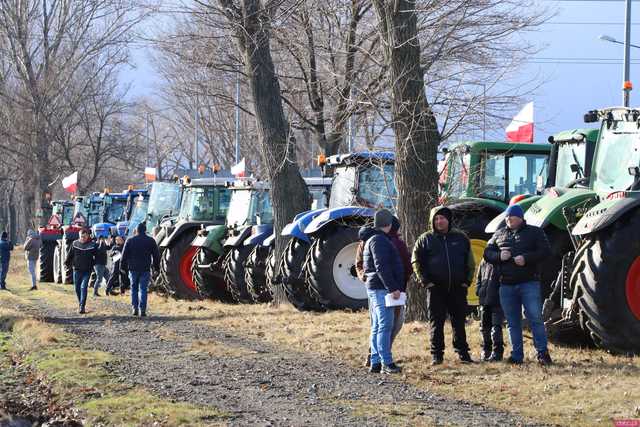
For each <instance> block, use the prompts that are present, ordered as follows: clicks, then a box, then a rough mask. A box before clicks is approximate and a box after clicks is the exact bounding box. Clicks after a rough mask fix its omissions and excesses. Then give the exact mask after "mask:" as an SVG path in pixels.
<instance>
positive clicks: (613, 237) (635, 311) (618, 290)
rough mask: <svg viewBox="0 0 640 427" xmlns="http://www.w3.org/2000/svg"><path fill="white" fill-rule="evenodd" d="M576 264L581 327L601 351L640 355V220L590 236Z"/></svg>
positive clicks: (627, 218)
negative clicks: (602, 349)
mask: <svg viewBox="0 0 640 427" xmlns="http://www.w3.org/2000/svg"><path fill="white" fill-rule="evenodd" d="M585 245H586V249H585V250H584V251H581V252H582V253H581V254H580V258H579V259H576V264H575V268H574V273H573V275H574V277H572V281H574V280H575V283H576V285H577V286H578V292H579V296H578V307H579V312H578V315H579V319H580V323H581V326H582V327H583V329H584V330H585V332H586V333H587V334H589V335H590V337H591V338H592V339H593V341H594V343H595V344H596V346H598V347H601V348H604V349H606V350H609V351H611V352H614V353H622V354H639V353H640V216H639V215H637V213H636V212H634V213H633V214H630V215H629V214H627V215H625V216H624V217H623V218H621V219H620V220H618V222H616V223H615V224H614V225H613V226H611V227H610V228H607V229H606V230H604V231H601V232H598V233H595V234H594V235H591V236H589V237H587V240H586V242H585Z"/></svg>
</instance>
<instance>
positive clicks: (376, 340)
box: [363, 209, 404, 374]
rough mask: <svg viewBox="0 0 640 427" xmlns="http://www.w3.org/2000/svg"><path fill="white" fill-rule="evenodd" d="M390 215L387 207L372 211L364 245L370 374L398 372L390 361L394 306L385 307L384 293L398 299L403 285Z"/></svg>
mask: <svg viewBox="0 0 640 427" xmlns="http://www.w3.org/2000/svg"><path fill="white" fill-rule="evenodd" d="M392 223H393V214H392V213H391V212H390V211H388V210H387V209H381V210H379V211H377V212H376V213H375V217H374V221H373V226H374V229H373V232H374V234H373V235H372V236H371V237H369V238H368V239H367V241H366V243H365V245H364V252H363V269H364V275H365V278H366V285H367V296H368V297H369V307H371V343H370V347H371V368H370V369H369V370H370V372H372V373H379V372H382V373H385V374H395V373H398V372H400V371H401V369H400V367H398V366H397V365H396V364H395V363H394V362H393V355H392V353H391V332H392V330H393V316H394V311H395V310H394V307H387V304H386V301H385V300H386V296H387V294H391V295H392V298H393V299H398V298H400V293H401V291H402V289H403V288H404V268H403V267H402V260H401V259H400V254H399V253H398V250H397V249H396V247H395V246H394V245H393V243H392V241H391V239H390V238H389V232H390V231H391V226H392Z"/></svg>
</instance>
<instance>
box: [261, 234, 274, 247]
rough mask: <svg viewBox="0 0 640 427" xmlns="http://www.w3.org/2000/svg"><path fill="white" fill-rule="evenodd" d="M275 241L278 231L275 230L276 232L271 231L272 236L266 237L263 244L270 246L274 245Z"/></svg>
mask: <svg viewBox="0 0 640 427" xmlns="http://www.w3.org/2000/svg"><path fill="white" fill-rule="evenodd" d="M275 242H276V233H275V232H274V233H271V236H269V237H267V238H266V239H264V241H263V242H262V246H264V247H267V248H268V247H269V246H272V245H273V244H274V243H275Z"/></svg>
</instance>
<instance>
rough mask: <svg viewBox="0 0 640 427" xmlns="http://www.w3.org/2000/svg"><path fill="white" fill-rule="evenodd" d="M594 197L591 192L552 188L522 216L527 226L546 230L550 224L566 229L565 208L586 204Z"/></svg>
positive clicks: (593, 193)
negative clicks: (563, 212) (563, 211)
mask: <svg viewBox="0 0 640 427" xmlns="http://www.w3.org/2000/svg"><path fill="white" fill-rule="evenodd" d="M595 197H596V193H595V192H594V191H591V190H587V189H581V188H572V189H566V188H565V189H560V188H552V189H550V190H549V191H547V193H546V194H545V195H544V196H543V197H541V198H540V199H539V200H538V201H536V202H535V203H534V204H533V205H531V207H530V208H529V209H528V210H527V212H526V213H525V214H524V219H525V221H527V224H530V225H535V226H536V227H540V228H546V227H547V225H549V224H552V225H553V226H554V227H556V228H558V229H560V230H566V229H567V220H566V219H565V217H564V215H563V214H562V210H563V209H564V208H565V207H573V206H578V205H579V204H580V203H584V202H588V201H589V200H591V199H593V198H595Z"/></svg>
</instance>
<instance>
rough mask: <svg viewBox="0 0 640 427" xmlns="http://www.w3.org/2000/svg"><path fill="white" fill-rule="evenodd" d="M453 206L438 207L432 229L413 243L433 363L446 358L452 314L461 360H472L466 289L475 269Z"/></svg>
mask: <svg viewBox="0 0 640 427" xmlns="http://www.w3.org/2000/svg"><path fill="white" fill-rule="evenodd" d="M451 217H452V214H451V210H450V209H449V208H447V207H444V206H443V207H440V208H439V209H437V210H436V211H435V213H434V215H433V218H432V220H431V230H430V231H428V232H426V233H424V234H422V235H421V236H420V237H419V238H418V240H417V241H416V244H415V246H414V247H413V255H412V257H411V264H412V265H413V271H414V272H415V273H416V276H417V278H418V281H419V282H420V283H421V284H422V286H425V287H426V288H427V313H428V317H429V326H430V332H431V357H432V360H431V364H432V365H440V364H441V363H442V362H443V361H444V322H445V320H446V318H447V314H449V318H450V319H451V329H452V330H453V349H454V350H455V351H456V353H458V357H459V358H460V361H461V362H463V363H471V362H473V360H472V359H471V356H470V355H469V344H467V334H466V331H465V318H466V315H467V290H468V288H469V283H471V282H472V280H473V275H474V273H475V261H474V259H473V253H472V252H471V243H470V242H469V238H468V237H467V236H466V234H464V233H463V232H462V231H459V230H456V229H454V228H452V226H451Z"/></svg>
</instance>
